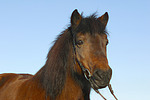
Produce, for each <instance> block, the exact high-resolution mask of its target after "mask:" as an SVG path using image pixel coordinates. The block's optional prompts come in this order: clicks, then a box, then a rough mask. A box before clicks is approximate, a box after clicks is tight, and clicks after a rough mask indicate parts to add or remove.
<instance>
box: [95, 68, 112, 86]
mask: <svg viewBox="0 0 150 100" xmlns="http://www.w3.org/2000/svg"><path fill="white" fill-rule="evenodd" d="M111 75H112V70H111V69H108V70H107V71H103V70H96V71H95V72H94V74H93V77H94V79H95V80H99V81H101V84H102V83H103V84H108V83H109V81H110V79H111Z"/></svg>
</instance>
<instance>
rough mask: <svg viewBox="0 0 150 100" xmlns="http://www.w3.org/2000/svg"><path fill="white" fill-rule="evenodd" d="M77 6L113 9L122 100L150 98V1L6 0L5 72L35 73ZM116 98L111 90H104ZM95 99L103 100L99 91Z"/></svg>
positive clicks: (112, 42)
mask: <svg viewBox="0 0 150 100" xmlns="http://www.w3.org/2000/svg"><path fill="white" fill-rule="evenodd" d="M74 9H78V10H79V12H80V13H81V12H84V14H83V15H84V16H86V15H90V14H92V13H94V12H96V11H97V12H98V14H99V16H101V15H102V14H104V13H105V12H108V13H109V16H110V19H109V23H108V26H107V29H108V32H109V34H110V36H109V45H108V59H109V64H110V66H111V68H112V69H113V76H112V80H111V83H112V86H113V89H114V91H115V94H116V95H117V97H118V98H119V100H150V1H149V0H109V1H108V0H62V1H60V0H53V1H50V0H49V1H48V0H41V1H40V0H21V1H20V0H1V1H0V73H30V74H35V73H36V72H37V71H38V70H39V69H40V68H41V67H42V66H43V65H44V63H45V60H46V55H47V53H48V51H49V49H50V47H51V46H52V41H54V40H55V38H56V36H57V35H58V34H60V32H61V31H63V30H64V29H65V28H66V27H67V25H68V24H69V21H70V19H69V18H70V16H71V13H72V11H73V10H74ZM99 91H100V92H101V93H102V94H103V95H104V96H105V97H106V98H109V99H108V100H114V99H113V97H112V96H111V94H110V93H109V91H108V89H107V88H106V89H103V90H99ZM91 100H102V99H101V97H100V96H99V95H97V94H96V93H95V92H94V91H92V92H91Z"/></svg>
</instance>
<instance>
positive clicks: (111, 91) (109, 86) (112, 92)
mask: <svg viewBox="0 0 150 100" xmlns="http://www.w3.org/2000/svg"><path fill="white" fill-rule="evenodd" d="M108 88H109V90H110V93H111V94H112V95H113V97H114V98H115V100H118V99H117V97H116V96H115V94H114V91H113V90H112V87H111V84H109V85H108ZM93 89H94V88H93ZM94 91H95V92H96V93H98V94H99V95H100V96H101V97H102V98H103V99H104V100H107V99H106V98H105V97H104V96H103V95H102V94H101V93H100V92H99V91H98V90H96V89H94Z"/></svg>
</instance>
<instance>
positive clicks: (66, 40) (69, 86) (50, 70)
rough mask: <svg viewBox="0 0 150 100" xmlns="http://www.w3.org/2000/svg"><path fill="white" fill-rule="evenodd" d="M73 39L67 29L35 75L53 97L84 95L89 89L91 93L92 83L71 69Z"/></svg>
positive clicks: (35, 78)
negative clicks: (70, 94) (88, 82)
mask: <svg viewBox="0 0 150 100" xmlns="http://www.w3.org/2000/svg"><path fill="white" fill-rule="evenodd" d="M71 41H72V39H71V36H70V33H69V32H68V30H66V31H65V32H64V33H63V34H62V35H60V36H59V37H58V39H57V40H56V42H55V44H54V45H53V47H52V48H51V50H50V52H49V53H48V56H47V61H46V64H45V65H44V66H43V67H42V68H41V69H40V70H39V71H38V72H37V73H36V74H35V75H34V77H33V79H34V80H36V81H38V82H39V83H40V85H42V87H43V88H44V90H45V91H46V93H47V95H49V96H50V97H51V98H56V97H57V96H58V95H59V96H60V97H65V96H64V95H66V94H68V93H73V95H75V94H77V93H79V94H80V95H82V96H83V95H85V93H86V92H87V91H88V92H87V93H86V94H88V95H89V92H90V88H89V87H90V85H89V84H88V85H87V81H83V80H85V78H80V76H82V75H78V74H76V73H74V71H73V70H71V69H73V61H74V59H73V46H72V43H71ZM85 82H86V84H85ZM87 87H88V88H87ZM85 88H86V89H85ZM73 91H75V92H73ZM84 92H85V93H84ZM66 96H67V97H68V95H66ZM87 100H88V99H87Z"/></svg>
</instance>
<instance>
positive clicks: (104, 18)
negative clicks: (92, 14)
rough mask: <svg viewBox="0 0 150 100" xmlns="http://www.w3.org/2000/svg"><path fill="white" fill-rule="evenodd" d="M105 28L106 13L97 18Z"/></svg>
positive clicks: (107, 17)
mask: <svg viewBox="0 0 150 100" xmlns="http://www.w3.org/2000/svg"><path fill="white" fill-rule="evenodd" d="M98 19H99V20H100V21H101V22H102V23H103V24H104V25H105V27H106V25H107V22H108V19H109V16H108V13H107V12H106V13H105V14H104V15H102V16H101V17H99V18H98Z"/></svg>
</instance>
